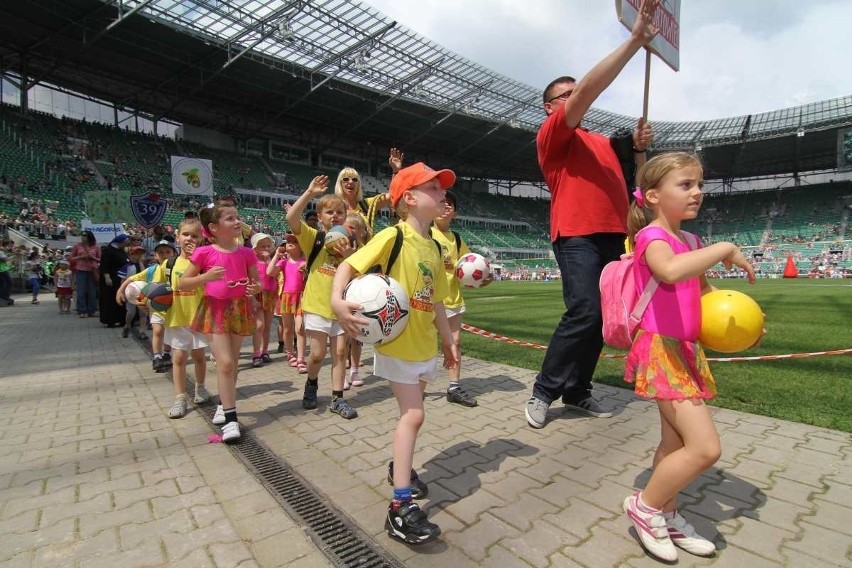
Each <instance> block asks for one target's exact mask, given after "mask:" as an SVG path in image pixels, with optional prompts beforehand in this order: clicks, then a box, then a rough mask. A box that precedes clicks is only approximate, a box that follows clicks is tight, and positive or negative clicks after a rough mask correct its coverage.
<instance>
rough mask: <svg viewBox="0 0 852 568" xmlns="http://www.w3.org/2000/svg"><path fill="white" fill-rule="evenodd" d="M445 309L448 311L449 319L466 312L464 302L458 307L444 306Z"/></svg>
mask: <svg viewBox="0 0 852 568" xmlns="http://www.w3.org/2000/svg"><path fill="white" fill-rule="evenodd" d="M444 310H445V311H446V312H447V319H450V318H451V317H453V316H460V315H462V314H463V313H464V312H465V309H464V304H462V305H461V306H459V307H458V308H448V307H446V306H444Z"/></svg>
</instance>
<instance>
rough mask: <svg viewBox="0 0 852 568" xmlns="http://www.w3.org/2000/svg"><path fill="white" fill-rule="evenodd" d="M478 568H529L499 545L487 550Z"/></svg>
mask: <svg viewBox="0 0 852 568" xmlns="http://www.w3.org/2000/svg"><path fill="white" fill-rule="evenodd" d="M480 566H483V567H488V568H491V567H493V568H504V567H505V568H529V564H528V563H526V562H524V561H523V560H521V559H520V558H518V557H517V556H515V555H514V554H513V553H512V552H511V551H509V550H506V549H505V548H503V547H502V546H500V545H499V544H497V545H495V546H492V547H491V548H489V549H488V553H487V555H486V556H485V559H484V560H483V561H482V562H481V563H480Z"/></svg>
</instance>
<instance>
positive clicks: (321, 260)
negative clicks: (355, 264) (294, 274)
mask: <svg viewBox="0 0 852 568" xmlns="http://www.w3.org/2000/svg"><path fill="white" fill-rule="evenodd" d="M316 238H317V231H316V229H314V228H313V227H309V226H308V225H306V224H305V223H302V230H301V232H300V233H299V234H298V235H296V239H297V240H298V241H299V246H300V247H301V248H302V250H303V251H305V259H306V260H307V258H308V257H310V254H311V249H313V248H314V241H315V240H316ZM342 260H343V259H341V258H338V257H337V256H335V255H332V254H328V251H327V250H325V247H321V248H320V251H319V254H317V257H316V258H315V259H314V262H313V265H312V268H311V269H310V271H311V273H310V275H309V276H308V283H307V284H306V285H305V290H304V291H303V292H302V311H305V312H308V313H311V314H316V315H318V316H322V317H324V318H326V319H330V320H336V319H337V316H335V315H334V312H333V311H331V302H330V301H329V300H330V299H331V283H332V282H334V275H335V274H337V267H338V266H339V265H340V262H341V261H342Z"/></svg>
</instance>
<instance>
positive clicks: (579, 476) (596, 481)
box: [560, 461, 621, 489]
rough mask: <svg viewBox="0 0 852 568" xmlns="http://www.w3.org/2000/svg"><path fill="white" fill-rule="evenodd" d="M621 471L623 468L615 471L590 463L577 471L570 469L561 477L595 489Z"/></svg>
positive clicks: (582, 465)
mask: <svg viewBox="0 0 852 568" xmlns="http://www.w3.org/2000/svg"><path fill="white" fill-rule="evenodd" d="M619 471H621V468H619V469H618V470H615V469H612V468H609V467H604V466H602V465H599V464H596V463H592V462H591V461H588V462H585V463H583V464H580V465H579V467H578V468H577V469H573V470H572V469H568V470H566V471H564V472H562V473H561V474H560V476H562V477H566V478H568V479H570V480H573V481H576V482H577V483H582V484H583V485H586V486H587V487H591V488H592V489H594V488H597V487H599V486H600V483H601V480H602V479H603V478H605V477H606V476H607V475H612V474H614V473H618V472H619Z"/></svg>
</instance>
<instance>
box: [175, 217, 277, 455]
mask: <svg viewBox="0 0 852 568" xmlns="http://www.w3.org/2000/svg"><path fill="white" fill-rule="evenodd" d="M198 216H199V218H200V220H201V227H202V232H203V233H204V236H205V237H207V238H208V239H209V240H210V241H211V242H212V243H213V244H210V245H205V246H201V247H198V248H196V249H195V250H194V251H193V252H192V256H191V257H190V258H189V267H188V268H187V269H186V271H185V272H184V273H183V275H182V276H181V277H180V280H179V282H178V289H179V290H194V289H196V288H198V287H199V286H201V285H204V298H203V299H202V300H201V304H200V305H199V306H198V311H197V312H196V313H195V318H194V319H193V320H192V324H191V325H190V327H191V328H192V329H193V330H194V331H198V332H200V333H208V334H211V337H212V341H211V343H210V346H211V348H212V350H213V356H214V357H215V358H216V376H217V382H218V386H219V400H220V402H221V405H220V407H219V408H217V409H216V415H214V417H213V423H214V424H224V425H223V426H222V441H224V442H231V441H236V440H238V439H239V438H240V425H239V423H238V422H237V407H236V399H237V361H238V360H239V357H240V346H241V345H242V343H243V337H246V336H249V335H252V334H253V333H254V314H253V313H252V308H251V303H250V297H251V296H253V295H255V294H257V293H258V292H259V291H260V283H259V280H258V276H257V257H255V255H254V253H253V252H252V250H251V249H250V248H247V247H244V246H241V245H239V244H238V241H237V238H238V237H241V235H242V232H241V231H242V226H241V224H240V217H239V214H238V213H237V209H236V207H233V206H232V205H230V204H228V203H227V202H225V203H220V204H216V205H213V206H212V207H208V208H205V209H202V210H201V211H199V215H198Z"/></svg>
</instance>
